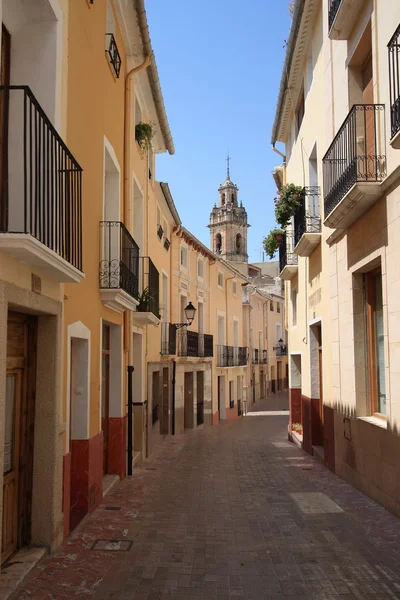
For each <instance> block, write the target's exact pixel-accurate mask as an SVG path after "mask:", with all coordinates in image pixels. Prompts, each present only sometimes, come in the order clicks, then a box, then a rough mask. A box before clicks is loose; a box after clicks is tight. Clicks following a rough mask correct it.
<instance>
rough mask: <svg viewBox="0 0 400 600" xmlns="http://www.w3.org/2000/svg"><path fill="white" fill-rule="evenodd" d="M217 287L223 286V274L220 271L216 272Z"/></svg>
mask: <svg viewBox="0 0 400 600" xmlns="http://www.w3.org/2000/svg"><path fill="white" fill-rule="evenodd" d="M218 287H221V288H223V287H224V276H223V274H222V273H218Z"/></svg>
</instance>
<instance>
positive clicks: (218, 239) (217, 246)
mask: <svg viewBox="0 0 400 600" xmlns="http://www.w3.org/2000/svg"><path fill="white" fill-rule="evenodd" d="M215 253H216V254H222V236H221V234H220V233H217V235H216V236H215Z"/></svg>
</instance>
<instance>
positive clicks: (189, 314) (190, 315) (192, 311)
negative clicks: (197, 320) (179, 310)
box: [173, 302, 196, 329]
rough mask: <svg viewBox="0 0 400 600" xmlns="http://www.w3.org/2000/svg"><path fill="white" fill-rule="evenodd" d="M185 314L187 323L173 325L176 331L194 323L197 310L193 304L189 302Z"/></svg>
mask: <svg viewBox="0 0 400 600" xmlns="http://www.w3.org/2000/svg"><path fill="white" fill-rule="evenodd" d="M184 313H185V317H186V323H173V326H174V327H175V328H176V329H181V328H182V327H189V326H190V325H191V324H192V323H193V321H194V317H195V315H196V308H195V307H194V306H193V304H192V303H191V302H189V304H188V305H187V306H186V308H184Z"/></svg>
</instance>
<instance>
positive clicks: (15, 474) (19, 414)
mask: <svg viewBox="0 0 400 600" xmlns="http://www.w3.org/2000/svg"><path fill="white" fill-rule="evenodd" d="M36 340H37V320H36V318H35V317H31V316H28V315H23V314H19V313H12V312H10V313H9V314H8V319H7V372H6V406H5V445H4V472H3V474H4V479H3V521H2V523H3V530H2V540H1V563H3V562H4V561H5V560H7V559H8V558H9V557H10V556H11V555H12V554H13V553H14V552H15V551H16V550H18V549H19V548H20V547H21V546H24V545H26V544H29V543H30V541H31V512H32V485H33V481H32V472H33V454H34V429H35V397H36V345H37V341H36Z"/></svg>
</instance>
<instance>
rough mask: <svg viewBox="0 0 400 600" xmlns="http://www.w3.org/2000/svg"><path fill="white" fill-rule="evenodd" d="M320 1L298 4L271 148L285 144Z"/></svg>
mask: <svg viewBox="0 0 400 600" xmlns="http://www.w3.org/2000/svg"><path fill="white" fill-rule="evenodd" d="M320 4H321V2H320V0H296V1H295V7H294V12H293V20H292V25H291V28H290V33H289V39H288V41H287V44H286V55H285V60H284V64H283V69H282V75H281V82H280V87H279V93H278V101H277V106H276V111H275V119H274V124H273V127H272V135H271V144H272V145H273V146H274V145H275V143H276V142H284V143H285V142H286V141H287V137H288V131H287V126H288V124H289V123H290V121H291V120H292V117H293V113H294V110H295V107H294V106H292V103H293V102H296V101H297V97H298V94H299V91H300V88H301V84H302V81H303V74H304V64H305V60H306V57H307V50H308V45H309V42H310V39H311V35H312V30H313V25H314V19H315V15H316V12H317V10H318V9H319V8H320Z"/></svg>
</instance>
